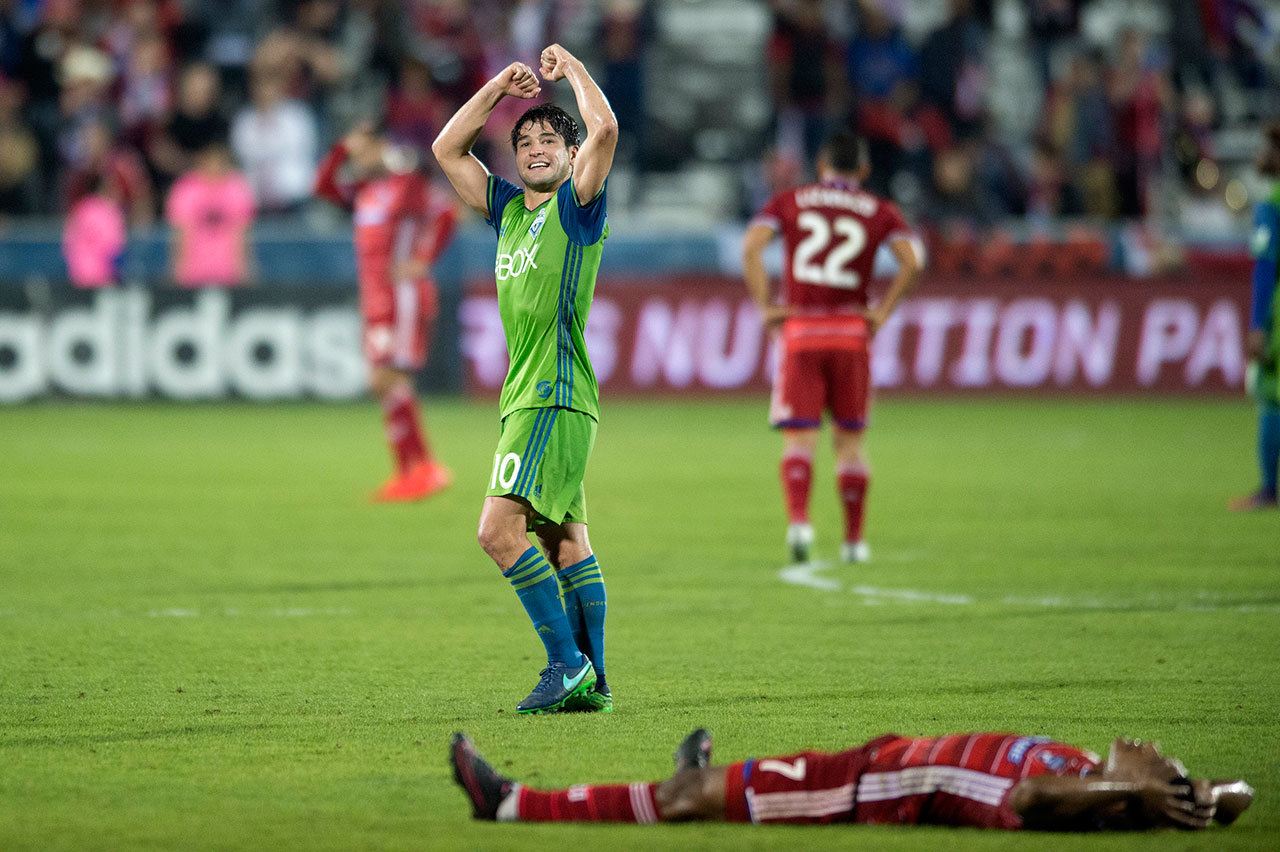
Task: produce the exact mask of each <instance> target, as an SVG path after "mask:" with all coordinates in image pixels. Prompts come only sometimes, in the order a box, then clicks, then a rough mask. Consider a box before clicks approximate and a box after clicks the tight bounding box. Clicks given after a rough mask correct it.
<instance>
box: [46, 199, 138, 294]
mask: <svg viewBox="0 0 1280 852" xmlns="http://www.w3.org/2000/svg"><path fill="white" fill-rule="evenodd" d="M86 188H87V189H88V192H87V193H86V194H85V195H83V196H81V198H80V199H79V200H78V201H76V202H75V204H73V205H72V206H71V212H70V214H69V215H68V216H67V224H66V229H65V230H64V231H63V234H62V253H63V255H64V256H65V257H66V259H67V271H68V273H70V276H71V283H72V284H74V285H75V286H77V287H86V288H93V287H111V286H113V285H115V284H118V283H119V282H120V260H121V258H122V257H123V256H124V247H125V242H126V240H127V234H126V231H125V223H124V211H123V210H121V209H120V203H119V202H118V201H116V199H115V198H114V197H112V196H111V195H110V194H109V193H108V192H107V191H106V181H105V180H103V178H102V176H101V175H97V176H95V177H93V178H91V179H90V181H89V182H88V184H87V187H86Z"/></svg>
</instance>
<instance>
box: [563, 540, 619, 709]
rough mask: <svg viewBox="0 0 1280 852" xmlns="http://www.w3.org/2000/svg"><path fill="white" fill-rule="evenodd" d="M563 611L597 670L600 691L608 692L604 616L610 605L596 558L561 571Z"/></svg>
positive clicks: (579, 642)
mask: <svg viewBox="0 0 1280 852" xmlns="http://www.w3.org/2000/svg"><path fill="white" fill-rule="evenodd" d="M560 586H561V588H562V589H563V590H564V610H565V615H566V616H567V617H568V619H569V624H570V625H571V626H572V627H573V636H574V641H576V642H577V643H578V649H579V650H581V651H582V652H583V653H584V654H586V655H587V657H588V658H589V659H590V660H591V664H592V665H593V666H595V669H596V679H597V688H598V689H601V690H607V689H608V686H607V684H606V683H605V677H604V616H605V610H606V609H607V602H606V600H605V594H604V575H603V574H601V573H600V563H599V562H597V561H596V558H595V556H588V557H587V558H586V559H584V560H582V561H581V562H578V563H576V564H574V565H570V566H569V567H568V568H565V569H562V570H561V571H560Z"/></svg>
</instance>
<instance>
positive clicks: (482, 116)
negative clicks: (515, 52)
mask: <svg viewBox="0 0 1280 852" xmlns="http://www.w3.org/2000/svg"><path fill="white" fill-rule="evenodd" d="M541 91H542V87H541V86H539V85H538V78H537V76H536V75H535V74H534V73H533V69H532V68H530V67H529V66H528V65H525V64H524V63H523V62H513V63H511V64H510V65H508V66H507V67H506V68H504V69H503V70H502V71H501V72H500V73H499V74H498V75H497V76H496V77H494V78H493V79H492V80H490V81H489V82H487V83H485V84H484V85H483V86H481V87H480V91H478V92H476V93H475V94H474V95H472V96H471V100H469V101H467V102H466V103H465V104H463V105H462V107H461V108H460V109H459V110H458V111H457V112H456V113H454V116H453V118H451V119H449V123H448V124H446V125H445V126H444V128H443V129H442V130H441V131H440V135H439V136H437V137H436V141H435V142H433V143H431V153H432V154H435V157H436V162H438V163H439V164H440V170H441V171H443V172H444V175H445V177H447V178H448V179H449V183H451V184H453V188H454V190H455V191H456V192H457V193H458V196H459V197H460V198H462V201H463V203H464V204H466V205H467V206H468V207H470V208H471V209H473V210H475V211H477V212H479V213H480V214H481V215H483V216H488V215H489V205H488V192H489V170H488V169H486V168H485V167H484V163H481V162H480V160H479V159H478V158H477V157H476V156H475V154H472V153H471V146H472V145H474V144H475V142H476V139H477V138H479V136H480V131H482V130H483V129H484V125H485V122H486V121H488V120H489V116H490V114H491V113H492V112H493V110H494V108H496V107H497V106H498V102H499V101H501V100H502V99H503V98H504V97H507V96H508V95H510V96H511V97H513V98H522V99H524V100H529V99H531V98H535V97H537V96H538V93H539V92H541Z"/></svg>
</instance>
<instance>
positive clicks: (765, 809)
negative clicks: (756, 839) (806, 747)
mask: <svg viewBox="0 0 1280 852" xmlns="http://www.w3.org/2000/svg"><path fill="white" fill-rule="evenodd" d="M890 739H892V737H880V738H878V739H875V740H872V741H871V742H869V743H867V744H866V745H863V746H859V747H858V748H855V749H850V750H849V751H842V752H837V753H836V754H824V753H821V752H814V751H806V752H801V753H800V754H793V755H789V756H786V757H770V758H764V759H761V760H748V761H745V762H743V763H735V764H733V765H731V766H729V767H728V768H726V769H725V781H724V792H725V806H724V810H725V819H726V820H728V821H730V822H785V823H804V824H814V823H817V824H823V823H831V822H851V821H852V820H853V815H854V806H855V803H856V794H857V788H858V778H859V777H860V776H861V775H862V773H863V771H864V770H865V769H866V767H867V763H868V762H869V760H870V756H871V754H872V753H873V752H874V750H875V749H876V748H878V747H879V746H880V745H881V744H882V743H884V742H887V741H888V740H890Z"/></svg>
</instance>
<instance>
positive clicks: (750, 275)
mask: <svg viewBox="0 0 1280 852" xmlns="http://www.w3.org/2000/svg"><path fill="white" fill-rule="evenodd" d="M777 233H778V232H777V231H776V230H774V228H773V227H772V226H770V225H765V224H762V223H759V222H756V223H754V224H752V225H751V226H750V227H748V228H747V233H746V236H744V237H743V238H742V277H743V278H744V279H745V280H746V282H747V292H748V293H750V294H751V300H752V301H753V302H755V303H756V307H758V308H759V309H760V313H761V315H762V316H763V317H764V321H765V325H767V326H774V325H777V324H778V323H780V322H782V321H783V320H784V319H786V317H787V310H786V308H784V307H783V306H781V305H775V304H773V294H772V293H771V292H770V286H769V273H768V272H767V271H765V268H764V250H765V249H766V248H767V247H768V246H769V243H771V242H773V238H774V237H775V236H777Z"/></svg>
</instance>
